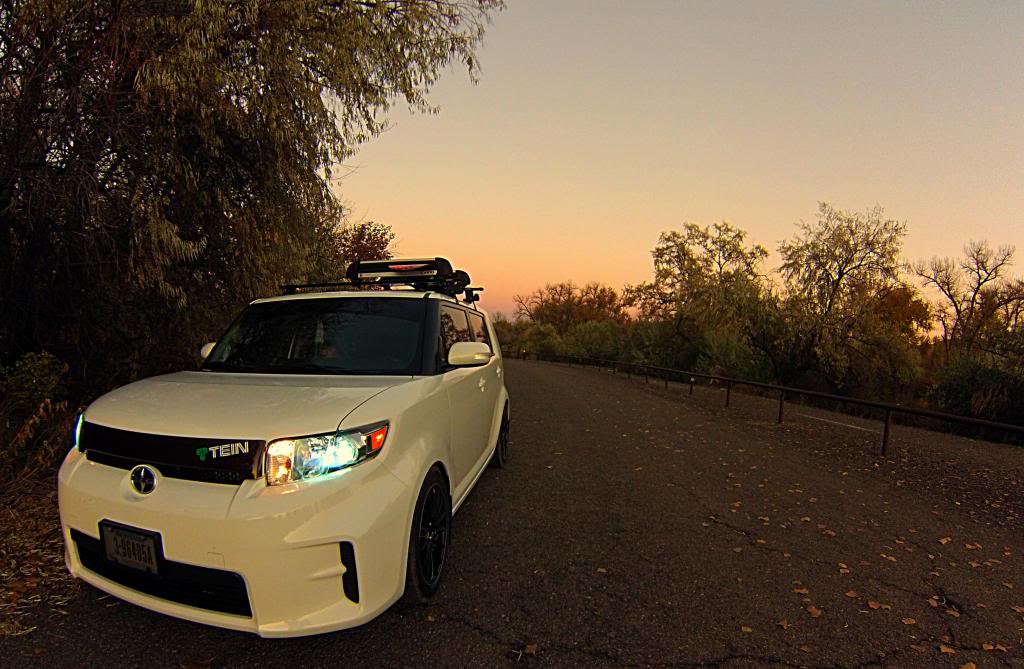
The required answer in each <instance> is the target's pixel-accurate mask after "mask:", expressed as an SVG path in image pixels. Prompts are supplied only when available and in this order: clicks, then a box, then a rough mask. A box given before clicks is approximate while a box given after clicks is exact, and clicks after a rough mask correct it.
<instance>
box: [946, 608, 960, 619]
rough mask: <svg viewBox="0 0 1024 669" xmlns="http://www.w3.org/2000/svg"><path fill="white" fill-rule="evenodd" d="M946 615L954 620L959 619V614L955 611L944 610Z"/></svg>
mask: <svg viewBox="0 0 1024 669" xmlns="http://www.w3.org/2000/svg"><path fill="white" fill-rule="evenodd" d="M946 613H948V614H949V615H951V616H953V617H954V618H959V617H960V612H959V611H957V610H956V609H946Z"/></svg>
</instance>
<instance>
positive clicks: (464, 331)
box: [437, 304, 473, 367]
mask: <svg viewBox="0 0 1024 669" xmlns="http://www.w3.org/2000/svg"><path fill="white" fill-rule="evenodd" d="M460 341H473V335H472V333H471V332H470V331H469V322H468V321H467V320H466V312H465V311H463V310H462V309H458V308H456V307H449V306H447V305H444V304H442V305H441V342H440V345H439V346H438V347H437V349H438V353H440V354H441V367H446V366H447V364H448V351H449V350H450V349H451V347H452V344H454V343H455V342H460Z"/></svg>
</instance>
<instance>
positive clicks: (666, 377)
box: [665, 374, 668, 390]
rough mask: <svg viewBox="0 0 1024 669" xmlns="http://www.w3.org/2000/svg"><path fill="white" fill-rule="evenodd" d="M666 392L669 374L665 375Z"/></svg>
mask: <svg viewBox="0 0 1024 669" xmlns="http://www.w3.org/2000/svg"><path fill="white" fill-rule="evenodd" d="M665 390H668V374H666V375H665Z"/></svg>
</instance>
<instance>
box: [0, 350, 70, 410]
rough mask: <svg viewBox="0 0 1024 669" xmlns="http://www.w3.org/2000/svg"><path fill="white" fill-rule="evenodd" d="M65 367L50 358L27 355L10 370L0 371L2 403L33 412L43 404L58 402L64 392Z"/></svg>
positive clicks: (51, 356)
mask: <svg viewBox="0 0 1024 669" xmlns="http://www.w3.org/2000/svg"><path fill="white" fill-rule="evenodd" d="M67 371H68V366H67V365H65V364H64V363H62V362H61V361H60V360H58V359H57V358H56V357H54V356H53V355H51V354H49V353H47V352H45V351H43V352H41V353H26V354H25V355H23V356H21V357H20V358H18V360H17V361H16V362H15V363H14V364H13V365H12V366H11V367H9V368H0V396H2V397H3V402H4V403H10V404H11V405H13V406H15V407H20V408H32V409H34V408H35V407H36V406H38V405H39V404H40V403H41V402H42V401H43V400H46V399H50V400H61V399H63V398H64V395H65V393H66V391H67V388H66V379H65V375H66V374H67Z"/></svg>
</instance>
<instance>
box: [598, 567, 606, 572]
mask: <svg viewBox="0 0 1024 669" xmlns="http://www.w3.org/2000/svg"><path fill="white" fill-rule="evenodd" d="M597 573H598V574H607V573H608V570H607V569H605V568H604V567H598V568H597Z"/></svg>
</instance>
